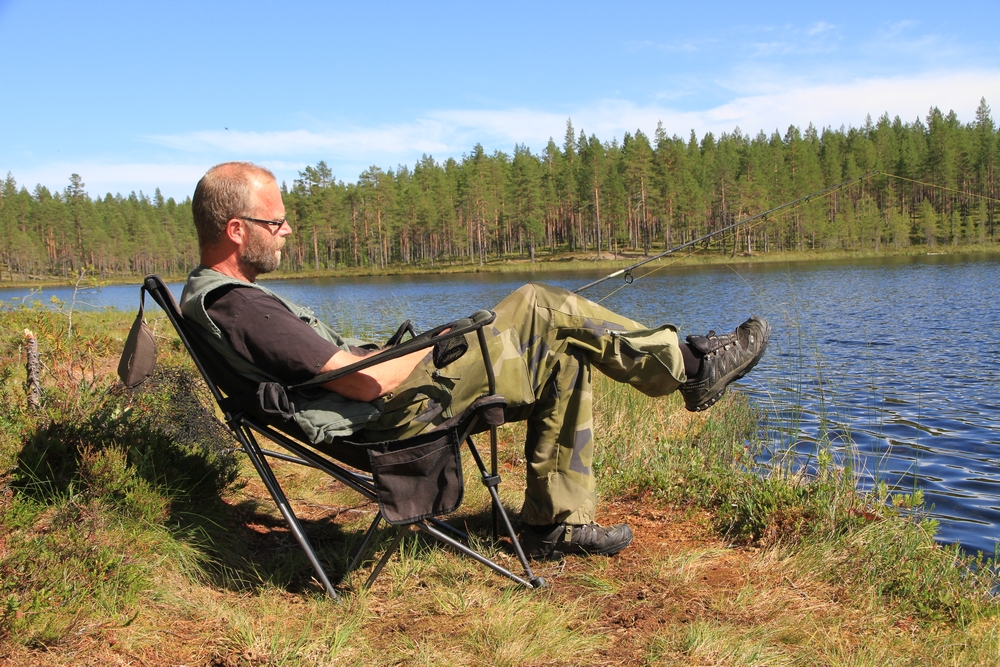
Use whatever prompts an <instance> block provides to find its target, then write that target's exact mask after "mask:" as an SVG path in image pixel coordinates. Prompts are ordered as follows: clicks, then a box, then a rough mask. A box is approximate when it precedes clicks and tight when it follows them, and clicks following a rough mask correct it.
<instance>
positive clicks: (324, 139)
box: [147, 119, 448, 157]
mask: <svg viewBox="0 0 1000 667" xmlns="http://www.w3.org/2000/svg"><path fill="white" fill-rule="evenodd" d="M446 132H447V128H445V127H443V126H442V125H441V124H440V123H438V122H435V121H434V120H431V119H420V120H418V121H416V122H413V123H404V124H400V125H395V126H386V127H381V128H363V127H359V128H350V129H345V130H334V131H328V132H315V131H309V130H289V131H273V132H240V131H236V132H230V131H228V130H227V131H204V132H191V133H187V134H177V135H155V136H150V137H147V139H148V140H149V141H151V142H153V143H157V144H160V145H162V146H166V147H167V148H174V149H177V150H180V151H184V152H193V153H204V152H215V151H224V152H227V153H231V154H233V153H234V154H241V155H297V154H302V153H316V152H320V153H326V154H330V155H332V156H334V157H341V156H354V155H358V154H376V155H383V154H393V153H400V152H406V151H412V150H419V151H423V152H427V153H431V152H440V151H442V150H446V149H447V148H448V146H447V144H445V143H442V142H441V141H440V139H439V138H438V137H440V136H442V135H443V134H445V133H446Z"/></svg>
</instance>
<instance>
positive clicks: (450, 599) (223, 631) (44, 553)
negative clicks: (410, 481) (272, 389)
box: [0, 303, 1000, 667]
mask: <svg viewBox="0 0 1000 667" xmlns="http://www.w3.org/2000/svg"><path fill="white" fill-rule="evenodd" d="M131 319H132V314H131V313H123V312H118V311H100V312H88V313H77V314H76V315H75V316H74V317H73V319H72V329H71V330H70V327H69V326H68V325H69V322H68V318H67V317H66V314H65V313H62V312H59V311H56V310H52V309H48V308H45V307H42V306H40V305H39V306H29V305H16V306H15V305H10V304H2V303H0V401H2V403H3V404H4V406H5V409H4V410H3V411H0V662H3V664H5V665H11V666H12V667H20V666H22V665H24V666H27V665H31V666H32V667H35V666H36V665H42V666H48V665H80V664H145V665H178V664H189V665H194V664H198V665H224V666H227V667H244V666H257V665H277V664H281V665H303V666H306V665H308V666H313V665H335V664H336V665H342V664H365V665H373V666H381V665H400V664H414V665H417V664H433V665H465V664H490V665H509V666H511V667H514V666H520V665H542V664H545V665H581V664H587V665H626V666H638V665H699V664H700V665H718V664H726V665H775V666H777V665H789V664H810V665H845V664H850V665H855V666H865V665H871V666H873V667H874V666H876V665H878V666H881V665H886V664H893V665H914V666H915V665H926V664H953V665H995V664H996V660H997V656H998V655H1000V614H998V611H1000V607H998V605H997V601H996V598H995V595H994V593H993V591H995V590H996V588H997V585H998V582H1000V579H998V577H997V571H996V567H995V563H993V562H992V561H990V560H988V559H984V558H982V557H979V558H977V557H971V556H969V555H967V554H965V553H964V552H962V550H961V549H959V548H958V547H957V546H955V545H950V546H949V545H941V544H938V543H936V542H935V541H934V539H933V536H934V529H935V524H934V522H933V521H930V520H928V519H927V517H926V515H925V514H924V512H923V510H922V499H921V497H920V494H919V492H917V493H912V489H911V490H910V491H911V493H909V494H907V493H899V492H897V491H896V490H893V489H888V488H886V487H885V486H879V487H877V488H876V489H874V490H873V491H872V492H870V493H860V492H859V491H858V490H857V488H856V486H855V478H854V472H853V470H852V469H851V468H850V461H851V460H852V458H851V457H850V456H843V457H838V456H835V455H834V452H833V450H832V449H831V445H830V443H821V444H820V445H819V446H818V447H817V451H816V452H815V454H814V456H813V457H812V458H813V461H814V463H815V465H814V466H813V467H812V468H811V471H810V472H807V471H805V470H803V469H801V468H799V467H797V466H796V465H795V462H793V461H789V460H785V459H781V458H780V457H778V458H776V459H774V461H773V462H772V463H770V464H768V466H767V467H766V469H763V470H761V469H759V466H758V465H755V464H754V463H753V462H754V460H755V454H756V453H757V451H758V449H759V448H760V447H763V446H765V443H764V442H762V441H761V435H760V433H759V423H760V417H761V416H760V414H759V412H758V408H756V407H755V406H754V405H753V404H751V403H750V402H749V401H747V400H746V399H745V397H743V396H742V395H741V394H740V393H739V392H738V391H733V392H729V394H728V395H727V396H726V397H725V398H724V399H723V401H721V402H720V403H719V404H718V405H717V406H715V407H713V409H712V410H709V411H707V412H705V413H700V414H691V413H688V412H686V411H685V410H684V409H683V405H682V402H681V400H680V398H679V397H678V396H677V395H673V396H671V397H668V398H666V399H650V398H647V397H645V396H642V395H641V394H638V393H637V392H634V391H631V390H629V389H628V388H627V387H623V386H621V385H617V384H615V383H613V382H610V381H607V380H606V379H604V378H603V377H602V376H600V375H599V374H598V375H597V376H596V377H595V433H596V434H597V452H598V458H597V460H596V461H595V467H596V468H597V469H598V480H599V494H600V497H601V503H600V508H601V509H600V514H599V517H598V519H599V520H600V521H601V522H603V523H614V522H619V521H627V522H629V523H630V524H631V525H632V527H633V529H634V531H635V535H636V538H635V541H634V543H633V544H632V546H631V547H629V548H628V549H626V550H625V551H624V552H622V553H621V554H620V555H617V556H614V557H610V558H579V557H570V558H568V559H566V560H565V561H563V562H561V563H539V564H537V572H538V573H539V574H541V575H542V576H544V577H545V578H546V580H547V581H548V582H549V584H550V587H549V588H547V589H544V590H540V591H524V590H521V589H519V588H517V587H516V586H514V585H513V584H511V583H510V582H507V581H506V580H502V579H501V578H499V577H496V576H494V575H492V574H490V573H488V572H487V571H485V570H484V569H482V568H481V566H479V565H478V564H476V563H474V562H472V561H471V560H470V559H467V558H460V557H458V556H457V555H455V554H453V553H450V552H449V551H447V550H445V549H442V548H439V547H438V546H436V545H430V544H427V543H425V542H422V541H419V540H417V541H414V539H413V538H409V539H408V540H407V542H406V543H404V547H403V549H402V552H401V554H400V555H397V556H394V557H393V559H392V560H391V561H390V562H389V564H388V565H387V567H386V569H385V570H384V572H383V574H382V576H381V577H380V579H379V580H378V581H377V582H376V584H375V586H374V588H373V589H372V590H370V591H364V590H362V589H361V587H360V584H361V582H362V581H363V580H364V578H365V577H366V576H367V574H368V572H369V571H370V570H371V568H372V567H373V562H372V561H371V560H369V561H367V562H365V563H364V564H363V565H362V568H361V570H360V571H359V572H358V573H356V574H354V575H352V576H351V577H350V579H349V580H348V581H347V582H345V585H344V587H343V589H342V590H343V592H344V593H345V597H344V600H343V601H342V602H339V603H335V602H332V601H330V600H328V599H327V598H325V597H324V595H323V591H322V589H321V588H320V587H319V586H318V585H317V584H316V582H315V581H313V580H312V570H311V567H310V566H309V564H308V562H307V561H306V559H305V557H304V556H303V554H302V553H301V551H300V550H299V549H298V547H297V545H296V544H295V541H294V540H293V539H292V537H291V535H290V534H289V533H288V531H287V529H286V528H285V526H284V524H283V522H282V520H281V517H280V515H279V514H278V512H277V511H276V510H275V508H274V506H273V503H272V502H271V501H270V498H269V496H268V494H267V491H266V490H265V489H264V487H263V485H262V484H261V483H260V482H259V481H258V480H257V478H256V476H255V475H254V473H253V470H252V468H251V466H250V465H249V463H248V462H246V461H245V460H244V459H243V458H242V457H241V456H240V455H238V454H235V453H233V452H232V451H231V449H230V448H231V446H232V440H231V438H230V437H229V436H228V435H227V434H226V432H225V431H224V430H223V429H222V427H221V426H220V424H219V423H218V421H217V419H216V417H217V416H216V413H215V410H214V406H213V404H212V403H211V400H210V398H209V397H208V396H207V395H206V394H207V390H206V389H205V388H204V386H203V384H202V383H201V380H200V378H198V377H197V375H196V371H195V370H194V368H193V366H192V364H191V363H190V361H189V360H188V359H187V357H186V355H185V354H184V353H183V351H182V348H181V346H180V345H179V341H177V340H176V338H175V337H174V336H173V332H172V331H169V327H166V328H165V327H164V326H162V323H154V325H155V326H154V328H155V330H156V331H157V335H158V339H159V360H158V368H157V371H156V372H155V373H154V375H153V377H151V378H150V379H149V380H147V382H146V383H144V384H143V385H141V386H140V387H139V388H138V389H136V390H132V391H129V390H124V389H123V388H122V387H121V386H120V384H119V383H118V380H117V377H116V376H115V372H114V370H115V368H116V366H117V361H118V354H119V353H120V350H121V346H122V344H123V341H124V338H125V336H126V334H127V332H128V329H129V326H130V324H131ZM25 329H31V330H32V332H33V334H34V336H35V337H36V339H37V341H38V347H39V351H40V354H41V357H42V368H43V369H44V373H43V377H42V394H41V406H40V407H39V408H38V409H31V408H29V407H28V403H27V401H26V397H25V387H24V385H25V379H26V378H25V372H24V360H25V348H24V338H23V335H24V334H23V331H24V330H25ZM519 428H520V427H519V426H518V425H511V426H505V427H504V428H503V431H502V438H501V442H500V452H501V474H502V477H503V478H504V483H503V484H502V485H501V487H500V489H501V492H502V498H503V501H504V502H505V503H506V504H507V505H508V507H509V508H510V509H511V510H512V511H513V512H514V513H516V512H517V510H518V508H519V506H520V499H521V488H522V486H521V485H522V483H523V480H522V476H523V469H524V462H523V449H522V448H521V446H520V444H519V443H520V442H522V441H523V433H522V432H520V430H519ZM841 460H842V461H845V464H844V465H838V464H837V463H836V461H841ZM275 468H276V474H277V475H278V476H279V478H280V479H281V480H282V484H283V486H284V488H285V490H286V492H287V493H288V495H289V496H290V499H291V502H292V504H293V506H294V507H295V509H296V512H297V513H298V514H299V516H300V517H301V518H302V519H303V522H304V525H305V530H306V532H307V534H308V535H309V536H310V539H311V540H312V541H313V542H314V544H315V545H316V547H317V550H318V552H319V556H320V558H321V559H322V560H323V561H324V563H327V564H328V565H329V567H330V569H331V570H332V571H333V573H334V574H337V573H340V572H343V568H344V567H345V566H346V559H347V555H348V554H349V552H350V550H351V548H352V547H353V546H354V545H355V544H356V543H357V542H358V540H359V539H360V537H361V534H362V533H363V531H364V528H365V526H366V525H367V522H368V521H369V520H370V517H371V516H372V514H373V512H374V508H373V507H371V506H368V505H366V504H363V503H359V501H358V498H357V496H356V495H354V494H353V493H352V492H350V491H349V490H346V489H344V488H342V487H341V486H340V485H339V484H336V483H332V482H331V481H330V480H329V478H327V477H325V476H323V475H321V474H318V473H316V472H314V471H310V470H308V469H303V468H301V467H298V466H292V465H290V464H285V463H282V462H277V463H276V464H275ZM466 482H467V484H466V499H465V502H464V504H463V506H462V508H461V509H460V511H459V513H458V514H457V519H458V520H459V521H460V522H463V523H465V524H466V525H468V526H469V527H470V528H471V530H472V531H473V532H474V533H478V534H479V535H483V536H485V535H486V531H487V526H488V525H489V521H490V518H489V509H488V496H487V494H486V492H485V490H484V489H483V488H482V487H481V485H479V484H478V483H476V477H475V475H474V474H473V473H472V470H471V469H469V470H467V471H466ZM383 533H384V535H383V536H382V537H381V538H380V539H378V540H377V542H378V543H379V546H380V547H381V548H384V547H385V546H386V543H387V542H388V540H389V539H390V537H391V535H390V532H389V531H388V530H383ZM484 539H485V537H484ZM487 548H488V549H493V550H494V551H493V553H495V555H496V557H497V558H498V559H500V560H501V561H503V560H504V559H509V558H510V555H509V554H508V553H506V552H505V551H504V550H503V548H502V547H489V546H487Z"/></svg>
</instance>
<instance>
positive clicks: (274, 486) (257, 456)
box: [233, 429, 340, 600]
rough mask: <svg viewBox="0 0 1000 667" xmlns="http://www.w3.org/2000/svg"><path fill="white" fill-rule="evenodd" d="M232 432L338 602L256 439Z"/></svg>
mask: <svg viewBox="0 0 1000 667" xmlns="http://www.w3.org/2000/svg"><path fill="white" fill-rule="evenodd" d="M233 431H234V432H236V433H239V435H241V436H242V437H241V438H240V440H241V442H240V444H242V445H243V451H245V452H246V454H247V457H248V458H249V459H250V461H251V462H252V463H253V467H254V468H256V469H257V474H258V475H259V476H260V479H261V481H262V482H264V486H266V487H267V490H268V491H269V492H270V493H271V498H273V499H274V503H275V504H276V505H277V506H278V510H280V511H281V515H282V516H283V517H284V518H285V523H287V524H288V528H289V530H291V531H292V534H293V535H294V536H295V539H296V540H297V541H298V543H299V546H300V547H302V550H303V551H305V552H306V558H308V559H309V562H310V563H311V564H312V566H313V570H315V571H316V576H317V577H318V578H319V581H320V583H321V584H323V588H325V589H326V592H327V594H328V595H329V596H330V597H331V598H333V599H334V600H339V599H340V596H339V595H337V591H336V590H335V589H334V588H333V584H332V583H330V579H329V577H327V576H326V570H324V569H323V566H322V565H321V564H320V562H319V558H317V557H316V551H315V550H313V547H312V544H311V543H310V542H309V538H308V537H306V533H305V531H304V530H302V524H300V523H299V519H298V517H297V516H295V512H294V511H292V506H291V504H290V503H289V502H288V498H287V497H286V496H285V493H284V492H283V491H282V490H281V485H280V484H278V480H277V478H276V477H275V476H274V471H273V470H271V466H270V465H269V464H268V463H267V460H266V459H265V458H264V455H263V453H262V452H261V450H260V445H258V444H257V441H256V439H255V438H254V437H253V434H252V433H251V434H249V435H247V434H246V433H244V432H243V430H242V429H233Z"/></svg>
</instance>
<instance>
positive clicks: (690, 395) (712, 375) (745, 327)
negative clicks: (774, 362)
mask: <svg viewBox="0 0 1000 667" xmlns="http://www.w3.org/2000/svg"><path fill="white" fill-rule="evenodd" d="M770 335H771V325H770V324H768V323H767V320H765V319H764V318H762V317H751V318H750V319H749V320H747V321H746V322H744V323H743V324H741V325H740V326H738V327H737V328H736V331H734V332H733V333H731V334H724V335H722V336H719V335H716V333H715V332H714V331H709V332H708V335H707V336H688V337H687V342H688V345H690V346H691V349H692V350H693V351H694V353H695V354H701V370H700V371H698V375H697V376H695V377H693V378H688V381H687V382H685V383H684V384H682V385H681V395H683V396H684V407H686V408H687V409H688V410H690V411H691V412H701V411H702V410H706V409H708V408H710V407H712V406H713V405H715V402H716V401H718V400H719V399H720V398H721V397H722V395H723V394H724V393H726V387H727V386H729V383H730V382H734V381H736V380H739V379H740V378H741V377H743V376H744V375H746V374H747V373H749V372H750V369H751V368H753V367H754V366H756V365H757V362H758V361H760V358H761V357H763V356H764V350H765V348H767V341H768V338H769V337H770Z"/></svg>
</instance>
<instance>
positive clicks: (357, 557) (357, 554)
mask: <svg viewBox="0 0 1000 667" xmlns="http://www.w3.org/2000/svg"><path fill="white" fill-rule="evenodd" d="M380 523H382V512H378V513H377V514H375V518H374V519H373V520H372V523H371V525H370V526H368V530H367V531H365V536H364V537H363V538H361V544H359V545H358V546H357V548H356V549H355V550H354V553H353V554H351V563H350V565H348V566H347V572H345V573H344V576H345V577H346V576H347V575H348V574H350V573H351V572H353V571H354V568H356V567H357V566H358V563H360V562H361V557H362V556H363V555H364V553H365V551H367V550H368V544H369V542H371V541H372V538H373V537H375V531H376V530H378V526H379V524H380Z"/></svg>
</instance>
